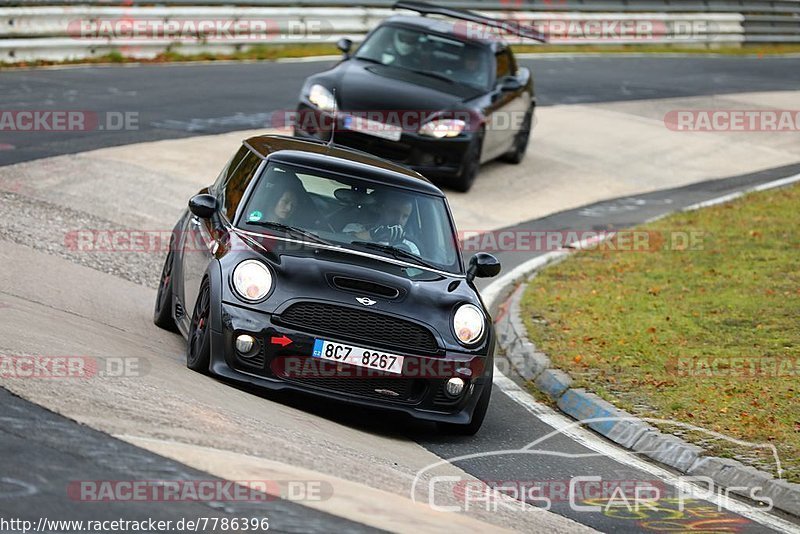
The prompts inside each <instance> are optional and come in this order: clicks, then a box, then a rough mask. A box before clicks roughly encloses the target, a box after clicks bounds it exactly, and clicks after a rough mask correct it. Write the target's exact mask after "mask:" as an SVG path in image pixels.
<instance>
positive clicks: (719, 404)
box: [522, 187, 800, 482]
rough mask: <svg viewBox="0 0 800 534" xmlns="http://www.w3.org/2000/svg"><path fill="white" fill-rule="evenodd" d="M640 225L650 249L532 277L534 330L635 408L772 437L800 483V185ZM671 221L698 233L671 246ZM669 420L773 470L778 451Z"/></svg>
mask: <svg viewBox="0 0 800 534" xmlns="http://www.w3.org/2000/svg"><path fill="white" fill-rule="evenodd" d="M639 229H641V230H647V231H649V232H650V234H649V235H650V236H651V239H650V240H649V242H650V243H651V244H653V245H654V246H653V247H651V248H653V249H655V250H652V251H647V252H645V251H639V252H634V251H627V252H626V251H620V250H616V251H612V250H609V248H610V247H598V248H597V249H596V250H587V251H582V252H580V253H577V254H575V255H574V256H572V257H571V258H569V259H568V260H567V261H565V262H563V263H560V264H558V265H557V266H554V267H551V268H548V269H545V270H544V271H543V272H541V273H540V274H539V275H538V276H537V277H536V278H534V279H533V280H532V281H531V283H530V284H529V286H528V287H527V289H526V292H525V294H524V297H523V301H522V311H523V319H524V321H525V324H526V327H527V329H528V334H529V336H530V338H531V340H532V341H533V342H534V343H536V344H537V345H538V346H539V347H540V348H541V349H542V350H543V351H544V352H545V353H547V354H548V355H549V356H550V358H551V360H552V361H553V365H554V366H556V367H558V368H560V369H563V370H565V371H567V372H569V374H570V375H571V376H572V377H573V378H574V379H575V382H576V384H575V385H576V386H578V387H585V388H587V389H589V390H592V391H594V392H596V393H597V394H598V395H600V396H601V397H603V398H605V399H607V400H609V401H611V402H613V403H614V404H616V405H617V406H620V407H622V408H624V409H626V410H628V411H630V412H632V413H634V414H637V415H640V416H645V417H654V418H663V419H669V420H673V421H677V422H682V423H687V424H691V425H696V426H697V427H701V428H704V429H707V430H711V431H714V432H719V433H721V434H724V435H726V436H730V437H733V438H736V439H741V440H745V441H750V442H755V443H771V444H773V445H774V446H775V447H776V448H777V450H778V454H779V457H780V461H781V464H782V467H783V469H784V470H785V472H784V475H785V476H786V478H788V479H789V480H791V481H793V482H800V369H798V367H797V364H798V362H800V268H798V266H799V265H800V187H793V188H786V189H779V190H774V191H767V192H762V193H755V194H751V195H747V196H746V197H744V198H743V199H740V200H737V201H734V202H731V203H728V204H724V205H721V206H717V207H713V208H708V209H704V210H700V211H695V212H690V213H681V214H676V215H673V216H671V217H668V218H666V219H662V220H660V221H658V222H655V223H652V224H649V225H645V226H642V227H640V228H639ZM672 232H679V233H684V232H685V233H691V232H696V234H695V235H696V236H700V237H699V239H698V241H697V243H696V244H695V246H694V247H691V246H690V247H688V248H684V247H683V246H675V245H676V244H681V245H683V244H684V240H683V239H673V240H672V242H673V246H667V244H668V243H670V239H669V237H668V236H671V235H675V234H673V233H672ZM679 235H684V234H679ZM657 236H658V237H661V238H666V239H665V240H664V241H663V242H661V241H660V240H659V239H657ZM659 243H660V246H655V245H656V244H659ZM772 365H775V366H776V367H775V369H774V370H773V369H772V368H771V366H772ZM752 366H755V367H752ZM666 430H668V431H671V432H674V433H678V434H682V435H683V436H684V437H685V438H686V439H689V440H690V441H694V442H696V443H699V444H701V445H703V446H705V447H707V448H708V449H710V450H711V451H712V452H713V453H715V454H718V455H722V456H728V457H733V458H739V459H741V460H743V461H745V462H746V463H749V464H751V465H755V466H757V467H759V468H762V469H767V470H770V471H771V472H773V473H775V471H776V470H775V462H774V460H773V459H772V455H771V453H770V452H769V451H765V450H762V451H760V452H759V451H758V450H756V449H754V448H752V447H736V446H732V445H731V443H730V442H728V441H726V440H724V439H719V438H713V437H710V436H708V435H705V434H703V433H702V432H696V431H684V430H680V429H677V431H676V428H675V427H672V426H671V425H670V428H666Z"/></svg>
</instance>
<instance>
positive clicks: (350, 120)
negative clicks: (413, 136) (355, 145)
mask: <svg viewBox="0 0 800 534" xmlns="http://www.w3.org/2000/svg"><path fill="white" fill-rule="evenodd" d="M344 127H345V128H347V129H348V130H353V131H354V132H361V133H364V134H367V135H372V136H374V137H380V138H381V139H388V140H389V141H399V140H400V135H401V134H402V133H403V130H402V128H400V127H399V126H394V125H392V124H384V123H382V122H378V121H373V120H370V119H367V118H365V117H359V116H358V115H355V116H347V117H345V118H344Z"/></svg>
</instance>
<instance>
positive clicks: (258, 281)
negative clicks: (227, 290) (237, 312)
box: [233, 260, 272, 302]
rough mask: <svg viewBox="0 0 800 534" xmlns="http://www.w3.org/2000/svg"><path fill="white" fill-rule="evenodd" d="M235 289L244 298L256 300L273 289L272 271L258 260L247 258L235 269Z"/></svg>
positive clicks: (251, 300)
mask: <svg viewBox="0 0 800 534" xmlns="http://www.w3.org/2000/svg"><path fill="white" fill-rule="evenodd" d="M233 289H234V290H235V291H236V294H237V295H239V297H240V298H242V299H243V300H247V301H250V302H256V301H259V300H261V299H263V298H264V297H266V296H267V293H269V290H270V289H272V273H270V272H269V269H268V268H267V266H266V265H264V264H263V263H261V262H260V261H256V260H245V261H243V262H242V263H240V264H239V265H237V266H236V268H235V269H234V270H233Z"/></svg>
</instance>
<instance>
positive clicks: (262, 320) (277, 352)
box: [211, 303, 492, 424]
mask: <svg viewBox="0 0 800 534" xmlns="http://www.w3.org/2000/svg"><path fill="white" fill-rule="evenodd" d="M220 309H221V315H222V321H221V322H222V331H217V332H215V331H212V341H211V372H212V373H213V374H215V375H219V376H222V377H226V378H229V379H233V380H236V381H239V382H246V383H250V384H253V385H255V386H258V387H263V388H266V389H270V390H293V391H300V392H303V393H308V394H313V395H317V396H321V397H325V398H329V399H336V400H340V401H345V402H348V403H351V404H358V405H361V406H366V407H371V408H380V409H386V410H391V411H396V412H402V413H405V414H408V415H411V416H412V417H414V418H416V419H421V420H428V421H434V422H446V423H461V424H467V423H469V421H470V420H471V418H472V413H473V412H474V410H475V406H476V404H477V402H478V399H479V398H480V396H481V393H482V392H483V391H484V388H486V387H491V381H490V378H487V377H490V376H491V374H490V371H491V369H490V368H488V367H487V366H491V365H492V358H491V353H490V354H489V355H488V356H487V355H480V356H476V355H474V354H466V353H457V352H445V353H444V354H439V355H436V356H419V355H413V354H408V353H399V354H400V355H402V356H404V362H403V373H402V375H396V374H391V375H390V374H388V373H383V372H379V371H375V370H367V369H365V368H362V367H356V366H352V365H347V364H336V363H334V362H330V361H328V360H322V359H320V358H314V357H313V356H312V352H313V346H314V341H315V339H317V338H320V339H323V338H324V339H326V340H330V341H340V342H342V343H347V344H351V345H358V346H364V347H365V348H374V349H375V350H377V351H382V352H387V353H394V354H398V351H396V350H386V349H380V348H377V347H374V344H368V343H358V342H356V341H353V340H342V339H337V338H336V336H331V335H327V334H326V335H315V334H311V333H306V332H301V331H298V330H296V329H292V328H287V327H285V326H282V325H281V324H280V321H279V319H277V318H276V316H273V315H271V314H268V313H262V312H259V311H255V310H252V309H249V308H243V307H239V306H234V305H230V304H225V303H223V304H221V308H220ZM244 333H246V334H250V335H252V336H253V337H255V338H256V340H257V341H258V343H259V349H258V352H257V354H256V355H255V356H254V357H250V358H243V357H242V356H241V355H239V354H238V353H237V352H236V350H235V347H234V339H235V337H236V336H238V335H239V334H244ZM287 339H288V340H290V341H291V343H289V344H287V343H286V340H287ZM489 346H492V345H489ZM490 352H491V351H490ZM465 369H466V370H469V371H468V372H465ZM452 377H460V378H462V379H463V380H464V381H465V382H466V387H465V388H464V392H463V394H462V395H461V396H459V397H457V398H451V397H449V396H448V395H447V394H446V393H445V382H446V381H447V380H448V379H450V378H452Z"/></svg>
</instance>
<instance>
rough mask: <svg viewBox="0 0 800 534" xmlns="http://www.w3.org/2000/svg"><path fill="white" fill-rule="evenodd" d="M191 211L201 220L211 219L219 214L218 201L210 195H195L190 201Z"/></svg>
mask: <svg viewBox="0 0 800 534" xmlns="http://www.w3.org/2000/svg"><path fill="white" fill-rule="evenodd" d="M189 211H191V212H192V213H193V214H194V215H196V216H197V217H200V218H201V219H210V218H211V217H213V216H214V214H215V213H216V212H217V199H216V197H215V196H214V195H209V194H201V195H195V196H193V197H192V198H190V199H189Z"/></svg>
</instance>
